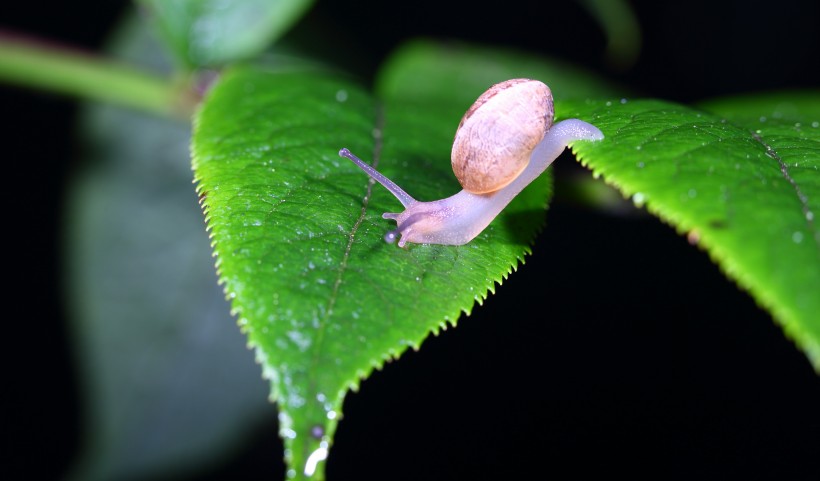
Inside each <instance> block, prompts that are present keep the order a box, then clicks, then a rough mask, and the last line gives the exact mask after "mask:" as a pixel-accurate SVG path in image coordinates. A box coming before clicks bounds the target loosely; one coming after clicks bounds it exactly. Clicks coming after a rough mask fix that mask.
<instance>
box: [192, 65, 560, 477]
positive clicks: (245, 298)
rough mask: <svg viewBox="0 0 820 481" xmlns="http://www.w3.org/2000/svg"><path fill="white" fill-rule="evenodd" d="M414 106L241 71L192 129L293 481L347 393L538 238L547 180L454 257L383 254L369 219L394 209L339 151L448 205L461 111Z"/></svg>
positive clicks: (221, 249)
mask: <svg viewBox="0 0 820 481" xmlns="http://www.w3.org/2000/svg"><path fill="white" fill-rule="evenodd" d="M452 88H453V89H454V91H455V89H457V88H458V86H455V85H454V86H452ZM422 104H423V103H422ZM422 104H420V103H419V101H418V99H416V100H414V101H413V102H407V101H404V100H403V99H401V98H399V97H385V98H384V99H383V100H382V101H381V102H379V101H376V100H375V99H374V98H372V97H371V96H370V95H369V94H368V93H367V92H365V91H364V90H363V89H362V88H361V87H359V86H358V85H357V84H355V83H352V82H350V81H349V80H346V79H344V78H343V77H341V76H339V75H332V74H327V73H319V72H307V73H305V72H293V71H280V72H274V71H263V70H256V69H240V70H235V71H232V72H230V73H228V74H227V75H225V77H224V78H222V79H221V81H220V82H219V83H218V85H217V86H216V87H215V88H214V90H213V91H212V92H211V94H210V95H209V97H208V99H207V100H206V102H205V104H204V106H203V108H202V110H201V112H200V114H199V116H198V117H197V120H196V129H195V132H194V139H193V165H194V170H195V174H196V179H197V181H198V183H199V184H198V190H199V192H200V194H201V195H202V197H203V205H204V210H205V212H206V217H207V222H208V228H209V229H210V231H211V235H212V238H213V247H214V252H215V254H216V256H217V262H216V263H217V269H218V271H219V277H220V279H221V281H222V282H223V283H224V285H225V291H226V293H227V295H228V297H229V298H231V299H232V302H233V308H234V312H235V313H236V315H237V317H238V320H239V324H240V325H241V326H242V329H243V330H244V331H245V332H246V333H247V335H248V339H249V343H250V344H251V345H252V346H254V347H255V348H256V351H257V357H258V360H259V362H260V363H261V364H262V366H263V370H264V374H265V376H266V377H267V378H269V379H270V380H271V384H272V391H273V397H274V398H275V399H276V400H277V402H278V404H279V409H280V423H281V424H280V426H281V435H282V437H283V438H284V439H285V443H286V448H287V453H286V456H287V458H288V461H289V465H290V466H291V469H290V471H289V476H291V477H295V476H303V475H304V473H305V471H306V470H307V471H308V472H311V471H312V469H313V468H312V467H311V466H310V465H308V466H307V467H306V462H308V461H309V460H315V459H318V458H321V457H322V456H323V454H324V453H325V452H326V451H324V450H326V449H327V448H328V447H329V444H330V442H331V440H332V436H333V433H334V431H335V429H336V423H337V422H338V419H339V417H340V415H341V407H342V400H343V398H344V396H345V394H346V392H347V390H348V389H350V388H355V387H356V386H357V384H358V382H359V380H360V379H362V378H364V377H366V376H367V375H368V374H369V373H370V372H371V371H372V369H374V368H378V367H380V366H381V365H382V364H383V363H384V362H385V361H387V360H389V359H391V358H395V357H397V356H399V355H400V354H401V353H402V352H403V351H404V350H405V349H406V348H407V347H408V346H411V347H413V348H418V347H419V345H420V343H421V341H422V340H423V339H424V338H425V337H426V336H427V335H428V334H429V333H430V332H437V331H438V330H439V329H443V328H446V326H447V322H449V323H451V324H455V321H456V320H457V319H458V317H459V315H460V314H461V312H466V313H469V312H470V310H471V309H472V306H473V304H474V303H475V302H476V301H478V302H481V301H482V300H483V299H484V298H485V297H486V296H487V295H488V292H491V291H492V290H493V289H494V288H495V283H496V282H501V281H502V280H503V279H504V277H505V276H507V275H508V274H509V273H510V272H511V271H512V270H513V269H514V268H515V267H516V266H517V264H518V262H519V261H521V260H523V257H524V255H525V254H526V253H528V251H529V245H530V243H531V241H532V240H533V238H534V236H535V234H536V233H537V231H538V230H539V229H540V227H541V225H542V224H543V218H544V208H545V204H546V200H547V197H548V196H549V192H550V181H549V176H542V177H541V178H540V179H539V180H538V181H537V182H535V183H533V184H532V185H531V186H530V187H529V188H527V189H526V190H525V191H524V192H523V193H522V194H521V195H520V196H519V197H518V198H517V199H516V201H515V202H514V203H513V204H511V205H510V206H509V208H508V209H507V210H506V211H505V213H504V214H503V215H502V216H500V217H499V218H497V219H496V221H495V222H493V223H492V224H491V225H490V227H489V228H488V229H487V230H486V231H485V232H484V233H482V234H481V235H480V236H479V237H478V238H476V239H475V240H474V241H473V242H471V243H470V244H468V245H465V246H459V247H454V246H435V245H415V244H412V245H410V246H409V247H408V248H405V249H402V248H398V247H397V246H395V245H390V244H386V243H385V242H384V241H383V235H384V234H385V232H386V231H387V230H389V229H392V228H393V226H392V225H391V224H390V222H389V221H387V220H384V219H382V218H381V214H382V213H383V212H393V211H396V210H397V209H398V208H399V207H400V206H399V203H398V201H396V200H395V199H394V198H393V197H392V195H390V194H389V193H388V192H387V191H386V190H384V189H383V188H381V186H378V185H373V184H371V183H370V182H369V181H368V178H367V177H366V176H365V175H364V174H363V173H362V172H361V171H360V170H359V169H358V168H357V167H355V166H354V165H353V164H352V163H350V162H349V161H347V160H345V159H342V158H340V157H339V156H338V154H337V153H338V151H339V149H340V148H341V147H349V148H350V149H351V150H352V151H353V152H355V153H358V154H360V156H362V157H365V158H373V159H375V161H376V162H377V163H378V168H379V169H380V170H381V171H382V172H383V173H385V175H387V176H389V177H391V178H393V179H394V180H395V181H396V182H397V183H398V184H400V185H402V186H403V187H404V188H405V189H406V190H407V191H408V192H409V193H411V195H414V196H416V197H418V198H420V199H425V200H432V199H434V198H441V197H444V196H447V195H451V194H453V193H455V192H456V191H457V190H458V187H457V183H456V181H455V179H454V178H453V176H452V173H451V170H450V161H449V151H450V147H451V143H452V135H453V132H454V130H455V127H456V126H457V125H458V121H459V119H460V116H461V114H462V113H463V112H464V110H466V108H467V107H468V106H469V105H461V104H460V103H458V102H452V101H451V102H440V103H437V104H429V103H428V104H423V107H424V108H423V109H422V108H419V106H420V105H422ZM321 470H322V467H321V466H320V467H319V472H318V473H317V476H321Z"/></svg>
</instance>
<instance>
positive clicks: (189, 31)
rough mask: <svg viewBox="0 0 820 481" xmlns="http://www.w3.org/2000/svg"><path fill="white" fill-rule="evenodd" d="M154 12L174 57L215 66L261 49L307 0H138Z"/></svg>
mask: <svg viewBox="0 0 820 481" xmlns="http://www.w3.org/2000/svg"><path fill="white" fill-rule="evenodd" d="M139 1H140V2H141V3H142V4H143V5H144V6H145V7H146V8H148V9H149V10H150V11H151V12H152V13H153V15H154V17H155V18H156V21H157V24H158V27H159V30H160V32H161V33H162V34H163V36H164V37H165V39H166V41H167V42H168V44H169V45H170V47H171V49H172V50H173V51H174V53H175V54H176V56H177V58H178V59H179V60H181V61H182V62H183V63H184V64H185V65H188V66H190V67H200V66H215V65H221V64H225V63H228V62H231V61H234V60H239V59H244V58H249V57H251V56H253V55H255V54H258V53H260V52H262V50H264V49H265V48H266V47H267V46H268V45H269V44H270V43H271V42H272V41H273V40H275V39H276V38H278V37H279V36H281V35H282V34H283V33H284V32H285V31H286V30H287V29H288V28H290V26H291V25H293V24H294V23H295V22H296V21H297V20H298V19H299V17H301V15H302V14H303V13H304V12H306V11H307V10H308V8H309V7H310V6H311V5H312V3H313V2H312V0H139Z"/></svg>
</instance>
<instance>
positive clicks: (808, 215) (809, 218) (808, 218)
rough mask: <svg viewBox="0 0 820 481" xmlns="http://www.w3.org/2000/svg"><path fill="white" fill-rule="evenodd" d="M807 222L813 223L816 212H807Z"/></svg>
mask: <svg viewBox="0 0 820 481" xmlns="http://www.w3.org/2000/svg"><path fill="white" fill-rule="evenodd" d="M806 220H807V221H809V222H811V221H813V220H814V212H812V211H808V212H806Z"/></svg>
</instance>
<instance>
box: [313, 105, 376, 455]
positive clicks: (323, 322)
mask: <svg viewBox="0 0 820 481" xmlns="http://www.w3.org/2000/svg"><path fill="white" fill-rule="evenodd" d="M383 111H384V109H383V108H382V107H381V106H379V107H377V109H376V116H375V120H374V126H375V127H374V132H382V131H383V126H384V114H383ZM373 137H374V139H373V140H374V143H373V164H372V165H373V167H374V168H377V167H378V165H379V160H380V158H381V151H382V136H381V135H374V136H373ZM339 147H342V146H339ZM375 183H376V182H375V181H374V180H373V179H370V178H368V179H367V188H366V189H365V195H364V197H363V198H362V207H361V211H360V213H359V216H358V217H357V218H356V221H355V222H354V223H353V226H352V227H351V228H350V232H349V233H348V235H347V244H346V245H345V250H344V254H343V255H342V260H341V262H340V263H339V268H338V271H337V274H336V279H335V281H334V282H333V289H332V290H331V293H330V297H329V298H328V302H327V309H325V314H324V316H322V318H321V319H320V320H319V327H318V328H317V334H316V342H315V343H314V345H313V346H314V347H313V356H312V359H311V369H310V370H309V371H308V372H309V373H310V374H309V378H310V389H309V395H311V396H315V394H317V393H316V391H317V386H316V378H315V376H314V375H313V374H312V373H315V372H317V370H316V366H317V365H318V364H319V358H320V354H321V352H322V345H323V341H324V333H325V330H326V327H327V321H328V320H329V319H330V317H331V316H332V315H333V308H334V306H335V304H336V300H337V298H338V294H339V287H340V286H341V284H342V278H343V277H344V274H345V271H346V270H347V263H348V259H349V258H350V252H351V250H352V249H353V243H354V241H355V238H356V232H358V230H359V227H360V226H361V225H362V222H364V219H365V217H366V215H367V207H368V205H369V203H370V198H371V196H372V193H373V186H374V185H375ZM326 394H327V393H326ZM306 442H307V441H306Z"/></svg>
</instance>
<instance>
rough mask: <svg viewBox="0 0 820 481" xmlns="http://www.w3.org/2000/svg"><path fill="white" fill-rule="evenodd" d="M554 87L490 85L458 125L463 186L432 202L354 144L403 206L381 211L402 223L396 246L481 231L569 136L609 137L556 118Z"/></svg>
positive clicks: (455, 158)
mask: <svg viewBox="0 0 820 481" xmlns="http://www.w3.org/2000/svg"><path fill="white" fill-rule="evenodd" d="M553 114H554V110H553V102H552V92H550V89H549V87H547V86H546V85H544V84H543V83H541V82H539V81H537V80H530V79H512V80H507V81H505V82H501V83H498V84H495V85H493V86H492V87H490V88H489V89H488V90H487V91H486V92H484V93H483V94H482V95H481V96H480V97H479V98H478V100H476V101H475V103H474V104H473V105H472V106H471V107H470V108H469V110H467V112H466V113H465V114H464V117H463V118H462V119H461V123H460V124H459V126H458V130H457V131H456V136H455V140H454V141H453V151H452V154H451V160H452V165H453V173H454V174H455V175H456V178H457V179H458V181H459V183H461V186H462V187H463V188H464V190H462V191H461V192H459V193H457V194H455V195H453V196H451V197H447V198H444V199H440V200H436V201H432V202H420V201H417V200H416V199H414V198H413V197H411V196H410V195H408V194H407V193H406V192H405V191H404V190H402V188H401V187H399V186H398V185H396V184H395V183H394V182H393V181H391V180H390V179H388V178H387V177H385V176H384V175H382V174H381V173H379V172H378V171H376V170H375V169H374V168H373V167H371V166H369V165H368V164H366V163H365V162H363V161H362V160H361V159H359V158H358V157H356V156H355V155H353V154H352V153H351V152H350V151H349V150H347V149H342V150H340V151H339V155H340V156H342V157H346V158H348V159H350V160H352V161H353V162H354V163H355V164H356V165H358V166H359V167H360V168H361V169H362V170H364V171H365V173H367V175H369V176H370V177H372V178H373V179H374V180H375V181H376V182H378V183H380V184H381V185H383V186H384V187H385V188H386V189H387V190H389V191H390V192H391V193H392V194H393V195H394V196H396V198H397V199H398V200H399V202H401V203H402V205H403V206H404V208H405V209H404V212H401V213H390V212H387V213H385V214H383V215H382V217H383V218H385V219H393V220H395V221H396V223H397V227H396V229H395V230H391V231H390V232H388V233H387V234H386V235H385V236H384V240H385V241H387V242H390V243H392V242H394V241H395V240H396V238H397V237H398V239H399V247H404V246H405V244H407V243H408V242H413V243H416V244H445V245H462V244H466V243H468V242H470V241H471V240H472V239H473V238H474V237H475V236H477V235H478V234H480V233H481V231H483V230H484V229H485V228H486V227H487V226H488V225H489V224H490V222H492V220H493V219H494V218H495V216H497V215H498V214H499V213H500V212H501V211H502V210H503V209H504V207H506V206H507V204H509V203H510V201H511V200H512V199H513V198H515V196H516V195H518V193H519V192H521V191H522V190H523V189H524V187H526V186H527V185H529V183H530V182H532V181H533V180H535V179H536V178H537V177H538V176H539V175H541V173H542V172H544V170H546V168H547V167H549V165H550V164H551V163H552V161H554V160H555V159H556V158H557V157H558V156H559V155H560V154H561V152H563V151H564V149H565V148H566V146H567V144H568V143H569V142H573V141H576V140H589V141H598V140H601V139H603V138H604V134H603V133H601V131H600V130H598V129H597V128H596V127H595V126H593V125H591V124H588V123H586V122H583V121H581V120H578V119H568V120H563V121H561V122H558V123H556V124H555V125H553Z"/></svg>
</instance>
